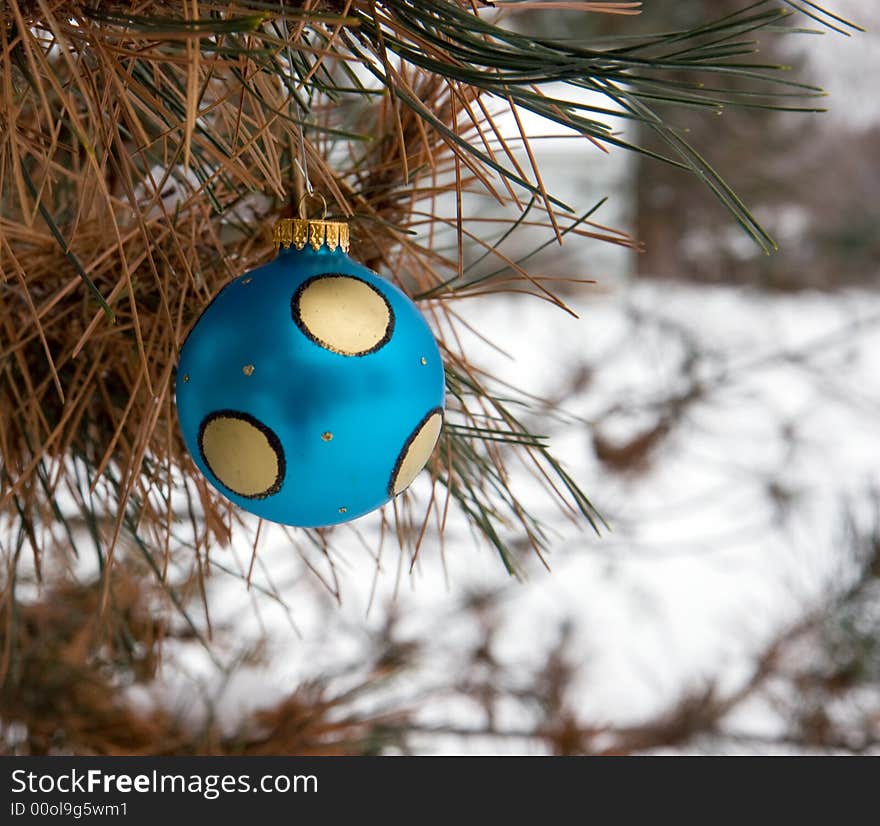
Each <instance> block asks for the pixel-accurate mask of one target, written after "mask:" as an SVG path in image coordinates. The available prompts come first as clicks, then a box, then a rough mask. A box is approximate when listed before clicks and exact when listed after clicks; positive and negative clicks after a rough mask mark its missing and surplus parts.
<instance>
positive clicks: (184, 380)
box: [183, 373, 189, 384]
mask: <svg viewBox="0 0 880 826" xmlns="http://www.w3.org/2000/svg"><path fill="white" fill-rule="evenodd" d="M188 382H189V373H184V374H183V383H184V384H187V383H188Z"/></svg>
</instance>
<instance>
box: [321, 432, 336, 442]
mask: <svg viewBox="0 0 880 826" xmlns="http://www.w3.org/2000/svg"><path fill="white" fill-rule="evenodd" d="M321 438H322V439H323V440H324V441H325V442H329V441H331V440H332V439H333V434H332V433H331V432H330V431H329V430H325V431H324V432H323V433H322V434H321Z"/></svg>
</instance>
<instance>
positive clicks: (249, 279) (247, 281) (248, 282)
mask: <svg viewBox="0 0 880 826" xmlns="http://www.w3.org/2000/svg"><path fill="white" fill-rule="evenodd" d="M253 280H254V279H253V278H245V279H244V281H242V282H241V283H242V284H250V283H251V281H253Z"/></svg>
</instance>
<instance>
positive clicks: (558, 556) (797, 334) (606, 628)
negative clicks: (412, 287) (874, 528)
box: [166, 284, 880, 753]
mask: <svg viewBox="0 0 880 826" xmlns="http://www.w3.org/2000/svg"><path fill="white" fill-rule="evenodd" d="M575 303H576V305H577V308H578V310H579V311H580V315H581V318H580V319H570V318H567V317H565V316H563V315H562V314H561V313H560V312H559V310H557V309H555V308H553V307H550V306H548V305H545V304H542V303H540V302H538V301H535V300H528V299H526V300H522V301H514V302H511V301H510V300H509V299H491V300H485V299H481V300H479V301H478V302H473V305H472V307H471V310H472V313H473V316H474V318H476V317H477V316H479V320H480V323H481V325H482V329H483V330H488V331H489V333H490V335H491V334H492V333H493V332H494V333H495V335H494V338H495V340H496V341H498V342H500V343H502V344H504V345H505V346H506V347H507V349H508V351H509V353H510V358H505V357H502V356H499V355H498V354H497V353H493V351H491V350H489V349H488V348H486V347H485V345H482V349H483V356H484V358H483V359H482V361H483V363H485V364H487V366H491V367H492V369H494V370H496V371H497V372H498V373H499V374H500V375H504V376H506V377H508V378H510V379H512V380H515V382H516V383H517V384H519V385H521V386H523V387H527V388H528V389H529V390H530V391H533V392H536V393H538V394H539V395H545V396H548V397H554V396H557V395H558V393H559V391H560V388H561V387H562V386H563V385H564V383H565V381H566V377H567V376H569V375H570V374H571V372H572V371H573V370H574V369H576V368H577V367H578V366H580V365H583V364H585V363H586V364H588V365H590V366H591V367H592V368H593V370H594V371H595V374H594V379H593V381H592V382H591V383H590V384H589V385H588V386H587V387H586V389H585V390H584V391H583V392H581V393H579V394H576V395H574V396H572V397H570V398H569V399H568V400H567V401H566V402H565V403H564V406H563V408H562V409H560V410H558V411H557V414H558V416H557V418H561V419H563V420H562V421H559V420H556V419H551V418H547V419H546V420H545V423H546V425H547V427H546V428H545V432H546V433H548V434H549V435H551V444H552V446H553V448H554V450H555V452H556V453H557V455H560V456H563V457H565V458H566V459H567V464H568V467H569V469H570V470H571V471H572V473H573V475H574V476H575V478H577V479H578V480H579V481H580V482H581V483H582V484H583V486H584V488H585V489H586V490H587V491H588V493H590V495H591V496H593V497H594V501H595V503H596V504H597V506H598V507H599V509H600V510H601V511H602V512H603V513H604V514H605V515H606V517H607V518H608V519H609V522H610V523H611V524H612V527H613V530H612V532H611V533H609V534H607V535H606V536H605V537H603V538H601V539H597V538H595V537H594V536H593V535H592V534H591V533H590V532H589V531H576V530H573V529H571V528H570V527H566V526H563V525H561V524H559V523H558V520H557V525H558V527H559V530H560V534H559V538H558V540H557V542H556V543H555V546H554V549H553V554H552V559H551V565H552V571H551V572H550V573H547V572H546V571H544V570H543V569H542V568H541V567H540V566H539V565H537V564H535V565H532V566H531V568H530V570H529V571H528V574H529V578H528V581H527V582H526V583H525V584H520V583H517V582H514V581H511V580H509V578H508V577H507V576H506V574H505V573H504V570H503V567H502V565H501V563H500V560H498V558H497V557H496V556H495V554H494V553H493V552H492V551H491V550H488V549H486V548H485V547H482V546H480V545H479V543H477V542H475V541H474V540H473V539H472V538H471V537H470V536H469V533H468V531H467V529H466V528H465V527H464V525H463V523H462V522H461V521H460V520H457V521H456V520H453V522H452V524H451V526H450V529H449V532H448V535H447V548H446V573H447V575H448V579H446V578H444V571H443V568H442V566H441V564H440V557H439V552H438V547H437V544H436V541H435V540H429V541H427V542H426V544H425V547H424V548H423V550H422V555H421V562H420V564H419V565H418V568H417V570H416V572H415V574H414V575H413V576H412V577H410V576H408V575H406V574H405V573H404V574H401V573H400V571H399V570H398V561H399V560H398V558H397V556H396V555H395V554H394V553H393V552H391V551H390V550H389V549H386V556H385V559H384V560H383V570H382V571H381V572H380V574H379V576H378V580H377V585H376V587H377V592H376V596H375V598H374V599H373V605H372V608H371V609H370V610H369V612H368V605H369V602H370V598H371V589H372V587H373V584H374V578H375V572H376V565H375V562H374V560H373V559H372V558H371V557H370V555H369V554H368V552H367V551H366V550H365V549H364V548H363V547H362V546H361V545H360V543H359V541H357V540H355V538H354V535H353V534H352V533H349V532H347V531H346V530H345V529H343V530H342V531H340V532H339V534H338V536H337V537H335V538H334V547H335V548H336V549H338V557H337V564H338V569H339V573H340V577H341V585H342V595H343V598H342V604H341V606H339V607H338V608H337V607H332V608H330V609H329V610H328V606H327V600H326V599H323V598H321V597H319V596H317V593H318V591H316V588H315V587H314V577H313V576H312V575H310V574H307V573H305V572H304V570H303V565H302V562H301V560H300V557H299V555H298V554H297V553H296V552H294V551H293V549H291V547H290V545H289V543H288V542H287V541H286V540H284V539H282V538H281V537H280V536H279V535H277V534H273V533H272V532H271V531H269V532H268V533H265V534H264V537H263V539H262V541H261V544H260V552H259V560H260V565H259V566H258V569H257V571H256V573H255V575H254V584H255V586H265V587H267V588H270V589H277V591H278V594H279V595H280V596H281V597H283V599H284V601H285V602H286V603H287V604H288V606H290V614H289V616H288V615H287V613H286V612H285V611H284V610H282V609H281V608H280V607H279V606H278V605H277V603H276V602H275V601H273V600H271V599H269V598H266V597H261V596H260V595H259V593H258V592H257V591H255V590H252V591H251V592H250V593H249V594H246V593H245V591H244V589H243V586H242V584H241V582H240V581H238V580H227V581H225V582H224V581H223V579H222V577H221V578H215V581H214V589H215V590H214V593H213V598H212V599H211V605H212V608H213V613H214V617H213V619H214V622H215V623H217V624H218V625H222V624H223V623H224V622H229V623H231V624H232V625H233V626H234V627H235V629H236V637H237V639H238V640H239V641H241V642H243V641H244V640H246V639H247V638H249V637H252V638H256V637H258V636H260V635H261V633H262V632H263V630H264V629H268V631H269V635H270V640H271V643H270V644H271V649H270V650H271V651H272V652H273V657H272V660H273V662H274V663H275V665H274V666H273V667H272V668H271V669H269V670H268V672H267V671H266V670H262V669H261V670H249V669H243V670H241V671H240V672H239V673H238V674H237V675H236V676H234V677H233V679H232V681H231V682H230V683H227V684H224V685H223V687H222V689H215V690H213V691H212V693H213V694H214V695H215V696H216V700H217V706H218V710H219V711H220V712H222V714H223V715H225V716H227V718H228V719H230V720H232V719H235V718H236V717H237V716H238V713H240V712H241V711H243V710H244V709H246V708H254V707H259V706H261V705H264V704H267V703H269V702H271V701H272V699H273V698H276V697H278V696H280V695H281V694H282V693H284V692H285V691H289V690H290V689H291V688H292V687H293V686H295V685H296V684H297V683H298V682H299V681H300V680H302V679H303V678H304V677H311V676H316V675H318V674H321V673H324V672H328V671H332V670H333V668H334V666H335V665H337V664H339V663H340V662H343V661H345V660H346V659H347V658H348V657H350V656H352V655H354V656H356V655H357V651H358V647H359V646H360V645H362V644H363V641H364V635H365V634H366V633H368V632H369V630H370V629H378V628H379V627H380V626H381V625H382V623H383V622H384V618H385V615H386V610H387V608H388V607H389V606H390V605H392V604H393V605H394V606H395V607H396V610H397V611H398V612H399V614H400V615H401V620H402V623H401V632H402V634H403V636H404V637H405V636H407V635H413V636H416V637H421V636H423V634H422V633H420V632H421V631H424V630H425V629H430V634H431V638H432V640H433V642H432V646H431V655H430V656H429V657H427V658H426V659H425V660H424V661H423V662H422V664H421V666H420V668H419V669H418V670H417V672H416V675H415V676H414V677H413V678H412V681H413V682H412V683H411V684H410V685H409V686H407V687H406V688H409V689H412V688H413V687H414V686H417V685H420V684H424V685H429V684H431V683H432V682H434V681H435V680H439V679H448V676H449V674H450V673H454V670H455V668H456V662H457V654H458V653H459V652H460V650H461V649H462V646H466V645H467V644H468V643H469V642H472V641H473V640H474V639H475V635H476V629H475V628H474V627H472V626H471V625H470V620H468V619H466V618H465V616H464V615H463V614H462V612H461V611H460V604H461V601H462V599H464V598H465V597H466V596H467V595H468V594H469V593H471V592H472V591H473V590H475V589H486V588H503V589H504V590H505V595H504V598H503V600H502V603H501V604H502V606H503V607H502V609H501V610H502V612H503V616H504V621H503V623H502V628H503V633H502V635H501V636H500V638H499V640H498V651H497V652H496V653H497V654H498V655H499V656H500V657H501V658H502V659H503V660H504V661H506V662H508V663H510V664H512V665H513V666H514V670H515V669H516V667H518V665H523V664H527V663H529V662H533V661H536V659H537V658H538V657H540V655H541V654H542V653H544V652H545V651H546V649H547V648H548V646H549V644H550V643H551V642H552V641H553V640H554V639H555V638H556V636H557V635H558V632H559V627H560V624H561V623H562V622H565V621H571V622H572V623H573V624H574V628H575V650H576V651H577V652H578V654H579V656H580V659H581V661H582V665H583V669H582V673H581V675H580V678H579V681H578V687H577V692H578V707H579V710H580V711H581V712H582V713H583V716H584V718H585V719H587V720H590V721H609V722H614V723H616V724H622V723H626V722H633V721H637V720H638V719H639V718H641V717H643V716H647V715H650V714H651V712H652V711H656V710H657V709H658V708H660V707H661V706H662V705H663V704H664V702H667V701H669V700H671V699H673V698H674V697H675V696H677V695H676V692H679V691H680V690H681V687H682V684H694V683H697V682H699V680H700V679H702V678H704V677H713V676H720V677H721V678H722V681H723V682H727V683H729V684H731V685H732V684H735V683H736V681H737V680H739V679H742V678H743V676H744V674H745V673H746V670H747V668H748V665H749V662H750V659H749V658H750V654H751V653H753V652H754V651H755V650H757V647H758V646H759V645H760V643H761V642H762V641H764V640H766V639H767V638H768V637H769V636H770V635H771V634H772V632H773V630H774V629H777V628H778V627H780V625H781V624H783V623H785V622H786V621H790V620H792V619H794V618H795V617H796V616H797V615H798V614H799V612H800V611H802V610H803V608H804V606H809V605H810V604H811V603H812V601H814V600H816V599H818V598H819V597H820V595H821V593H822V589H823V586H824V585H825V584H826V582H827V579H828V577H834V576H845V575H846V564H847V563H846V559H845V558H842V556H841V550H840V543H839V537H840V531H841V526H842V517H843V508H844V505H849V506H855V507H858V506H859V503H861V506H862V507H863V508H867V507H868V505H869V495H870V493H871V488H872V485H873V486H876V484H877V483H878V481H880V480H878V478H877V477H878V473H877V468H878V466H880V465H878V458H880V438H878V437H880V424H878V421H880V420H878V416H877V410H878V405H880V388H878V386H877V383H876V381H875V376H876V370H877V359H876V353H877V352H878V350H880V297H878V296H875V295H873V294H870V293H858V292H852V293H848V294H842V295H836V296H830V295H819V294H815V295H814V294H802V295H796V296H787V297H774V298H771V297H768V296H767V295H764V294H753V293H749V292H745V291H741V290H736V289H731V288H706V287H684V286H675V285H671V284H652V285H641V284H635V285H633V286H632V287H631V288H630V289H628V290H625V291H620V292H618V293H616V294H613V295H608V296H601V297H590V296H589V295H585V296H584V297H583V298H582V299H580V300H577V301H576V302H575ZM634 318H637V319H638V320H635V321H634ZM510 330H516V331H517V332H516V335H515V336H513V335H510V333H509V331H510ZM688 340H692V341H694V342H697V343H698V348H699V349H700V350H704V351H705V352H706V353H707V356H706V358H705V361H704V363H700V364H699V365H698V366H697V367H696V368H694V370H693V373H692V375H694V376H696V377H697V378H698V380H699V381H701V382H702V383H703V384H704V385H705V387H706V388H707V390H706V393H705V395H704V397H703V398H702V399H701V400H700V401H698V402H695V403H694V404H693V406H692V407H691V408H689V410H688V411H687V412H686V414H685V415H684V416H683V418H682V420H681V421H680V422H679V423H678V424H677V425H676V426H675V427H674V428H673V430H672V432H671V434H670V435H669V437H668V438H667V440H666V441H665V442H664V443H663V445H662V446H661V448H660V450H659V452H658V454H657V455H656V457H655V458H654V462H653V466H652V468H651V469H650V470H649V471H648V472H646V473H643V474H640V475H637V476H635V477H633V478H621V477H619V476H618V475H616V474H614V473H612V472H610V471H609V470H608V469H606V468H604V467H603V466H602V465H600V464H598V463H597V461H596V459H595V455H594V453H593V450H592V447H591V441H590V439H589V436H588V431H587V428H586V427H585V425H584V424H583V423H579V420H583V421H589V422H596V421H601V422H607V423H608V426H609V434H612V435H613V436H614V437H615V438H619V439H623V438H625V437H626V435H628V434H629V433H632V432H634V431H635V430H638V429H639V428H640V427H641V426H642V423H643V421H645V420H647V419H649V418H650V415H651V411H652V410H653V409H655V405H656V403H657V402H658V401H660V400H663V399H665V398H666V397H667V396H668V395H669V394H670V392H673V393H675V392H676V391H677V390H678V389H680V387H681V386H683V385H682V382H683V379H682V376H681V365H682V363H683V361H684V360H685V359H686V357H687V354H688V352H689V348H688V346H687V345H685V344H682V342H687V341H688ZM472 346H473V347H474V351H475V352H480V349H479V348H480V347H481V345H480V344H479V342H477V341H476V340H475V341H474V342H473V345H472ZM478 360H479V359H478ZM618 404H619V405H621V406H622V407H623V408H624V409H625V412H623V413H620V414H619V415H618V414H613V413H612V414H611V415H608V413H607V411H608V410H609V409H611V408H613V407H614V406H615V405H618ZM421 481H424V480H420V482H421ZM517 484H518V490H519V492H520V494H521V496H522V497H523V499H524V500H525V501H526V502H528V503H529V505H530V507H532V508H533V509H534V510H535V511H537V512H539V513H541V512H545V513H547V515H548V519H552V511H551V509H550V508H549V506H548V502H547V501H546V500H545V499H543V498H542V497H541V496H540V495H539V494H538V492H537V490H536V489H535V485H534V483H532V482H531V481H530V480H529V479H528V478H527V477H525V476H523V478H522V479H520V480H518V483H517ZM772 491H777V492H778V491H784V492H786V495H787V497H788V498H787V499H785V501H786V502H787V505H783V504H780V501H779V497H778V496H777V497H776V498H774V497H773V496H771V495H770V494H771V492H772ZM358 525H359V526H360V527H361V528H362V529H363V530H364V531H365V533H366V535H367V536H369V535H370V533H371V526H372V527H373V528H375V527H376V526H377V525H378V522H377V519H376V517H374V516H367V517H364V518H362V519H361V520H359V521H358ZM346 537H350V539H347V538H346ZM250 554H251V548H250V544H249V541H242V542H240V543H236V546H235V548H234V549H230V550H226V551H223V550H219V549H218V550H217V551H216V552H215V554H214V556H215V559H217V560H218V561H221V562H222V563H223V564H224V565H228V566H230V567H233V568H238V569H240V570H246V568H247V565H248V562H249V559H250ZM234 558H236V559H237V562H233V559H234ZM249 603H250V604H249ZM254 608H257V609H258V610H253V609H254ZM201 656H202V655H200V654H199V653H198V652H196V651H189V652H188V653H187V656H186V662H187V666H186V671H184V670H181V671H176V670H174V669H169V670H168V671H167V672H166V676H167V677H168V680H169V690H170V692H171V694H172V696H174V695H176V696H177V698H178V700H179V701H180V702H181V703H182V702H183V699H182V698H183V697H185V696H187V695H189V694H190V691H189V688H188V687H190V688H191V684H190V680H191V679H192V678H193V677H197V678H200V679H204V680H205V681H206V683H214V685H216V683H215V681H214V680H213V679H212V678H211V676H210V675H211V673H212V667H211V666H210V664H209V663H208V662H207V661H205V662H201V661H200V657H201ZM187 672H188V673H187ZM422 714H423V719H424V720H425V721H426V722H441V721H444V722H448V721H449V720H450V719H451V720H453V721H455V722H456V724H458V725H468V724H473V725H479V724H480V723H481V722H482V721H481V720H480V713H479V712H478V711H477V710H476V709H474V708H469V707H468V706H467V704H461V703H458V704H456V705H454V706H449V705H444V704H442V703H434V704H432V705H431V706H430V707H428V708H424V709H423V710H422ZM511 724H512V725H515V724H516V720H511ZM762 724H763V718H762V716H761V715H757V716H755V717H754V718H753V719H747V720H745V721H744V727H746V728H750V729H755V728H756V727H759V726H760V725H762ZM425 748H426V750H429V751H437V750H440V751H448V752H452V753H455V752H458V751H460V750H462V749H470V750H485V751H495V750H497V749H499V748H502V749H505V750H508V751H520V750H522V749H524V748H527V746H526V744H524V743H517V742H516V741H513V742H507V743H505V744H504V745H502V746H499V745H498V743H490V742H481V741H477V742H475V743H470V744H463V743H462V742H461V741H458V740H456V739H455V738H449V739H439V740H438V739H437V738H432V739H431V740H429V741H426V743H425Z"/></svg>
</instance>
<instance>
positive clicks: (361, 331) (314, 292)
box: [291, 275, 394, 356]
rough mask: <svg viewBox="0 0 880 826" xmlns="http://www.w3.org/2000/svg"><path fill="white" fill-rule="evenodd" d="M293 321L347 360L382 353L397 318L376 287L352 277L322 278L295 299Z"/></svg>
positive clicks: (323, 345)
mask: <svg viewBox="0 0 880 826" xmlns="http://www.w3.org/2000/svg"><path fill="white" fill-rule="evenodd" d="M291 309H292V312H293V319H294V321H295V322H296V323H297V325H298V326H299V327H300V329H301V330H302V331H303V332H304V333H305V334H306V335H307V336H308V337H309V338H311V339H312V341H314V342H315V343H316V344H319V345H320V346H321V347H324V348H325V349H327V350H332V351H333V352H334V353H339V354H340V355H343V356H362V355H365V354H366V353H371V352H373V351H374V350H378V349H379V348H380V347H381V346H382V345H383V344H385V343H386V342H387V341H388V339H389V338H390V337H391V332H392V330H393V327H394V314H393V313H392V311H391V305H390V304H389V303H388V301H387V299H386V298H385V297H384V296H383V295H382V294H381V293H380V292H379V291H378V290H377V289H376V288H375V287H373V286H372V285H370V284H367V282H365V281H361V280H360V279H359V278H354V277H353V276H349V275H321V276H318V277H317V278H314V279H312V280H311V281H307V282H306V283H305V284H304V285H303V286H302V287H301V288H300V289H299V290H297V292H296V293H295V295H294V297H293V302H292V305H291Z"/></svg>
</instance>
